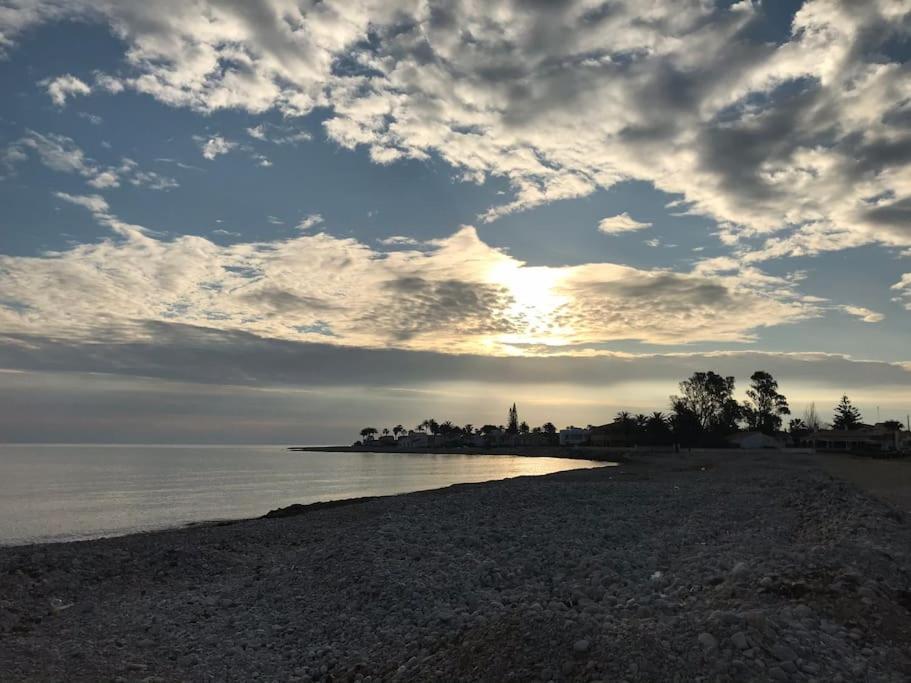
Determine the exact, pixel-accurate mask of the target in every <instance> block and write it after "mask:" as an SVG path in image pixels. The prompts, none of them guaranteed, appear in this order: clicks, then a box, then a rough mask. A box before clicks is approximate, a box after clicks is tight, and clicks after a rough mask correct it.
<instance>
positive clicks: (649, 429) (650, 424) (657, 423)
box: [644, 411, 671, 445]
mask: <svg viewBox="0 0 911 683" xmlns="http://www.w3.org/2000/svg"><path fill="white" fill-rule="evenodd" d="M644 431H645V440H646V443H649V444H653V445H658V444H666V443H669V442H670V440H671V427H670V425H669V424H668V421H667V419H666V418H665V417H664V413H662V412H660V411H657V412H654V413H652V414H651V415H649V416H648V418H647V419H646V421H645V430H644Z"/></svg>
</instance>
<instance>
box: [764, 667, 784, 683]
mask: <svg viewBox="0 0 911 683" xmlns="http://www.w3.org/2000/svg"><path fill="white" fill-rule="evenodd" d="M769 678H771V679H773V680H776V681H786V680H788V675H787V674H786V673H785V672H784V669H782V668H781V667H778V666H773V667H772V668H770V669H769Z"/></svg>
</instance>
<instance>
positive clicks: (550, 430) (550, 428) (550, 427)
mask: <svg viewBox="0 0 911 683" xmlns="http://www.w3.org/2000/svg"><path fill="white" fill-rule="evenodd" d="M541 429H542V431H543V432H544V433H545V434H556V433H557V428H556V427H555V426H554V423H553V422H545V423H544V424H543V425H541Z"/></svg>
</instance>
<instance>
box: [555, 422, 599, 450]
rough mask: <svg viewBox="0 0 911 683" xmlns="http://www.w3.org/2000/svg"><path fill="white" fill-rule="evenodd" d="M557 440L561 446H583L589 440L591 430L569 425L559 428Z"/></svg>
mask: <svg viewBox="0 0 911 683" xmlns="http://www.w3.org/2000/svg"><path fill="white" fill-rule="evenodd" d="M559 440H560V445H561V446H584V445H587V444H588V442H589V441H590V440H591V430H590V429H583V428H582V427H573V426H571V425H570V426H569V427H567V428H566V429H561V430H560V434H559Z"/></svg>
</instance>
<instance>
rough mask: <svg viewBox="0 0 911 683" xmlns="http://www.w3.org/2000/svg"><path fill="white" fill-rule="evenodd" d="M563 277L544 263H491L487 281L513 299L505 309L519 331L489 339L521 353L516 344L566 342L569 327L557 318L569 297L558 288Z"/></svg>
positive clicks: (554, 343)
mask: <svg viewBox="0 0 911 683" xmlns="http://www.w3.org/2000/svg"><path fill="white" fill-rule="evenodd" d="M564 277H565V276H564V275H563V274H562V273H561V272H560V269H557V268H548V267H546V266H525V265H524V264H521V263H514V262H506V263H499V264H497V265H495V266H493V267H492V268H491V269H490V272H489V274H488V281H489V282H490V283H491V284H493V285H496V286H499V287H503V288H504V289H506V291H507V292H508V293H509V295H510V297H511V298H512V303H511V304H510V305H509V307H508V308H507V309H506V313H507V315H508V316H509V317H510V319H511V320H512V321H513V322H514V323H515V325H516V327H517V328H518V329H519V331H518V332H514V333H510V334H499V335H495V336H494V337H493V339H491V340H490V341H491V342H493V343H494V344H496V345H499V346H513V349H512V351H514V352H516V353H521V350H520V349H519V348H517V347H520V346H523V345H529V344H539V345H545V346H562V345H564V344H567V343H568V342H569V339H570V337H571V336H572V330H571V329H570V328H568V327H566V326H564V325H561V324H559V323H558V322H557V314H558V312H559V311H560V309H561V308H562V307H563V306H564V305H565V304H567V303H568V302H569V297H567V296H566V295H565V294H563V293H561V291H560V284H561V282H562V280H563V279H564Z"/></svg>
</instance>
